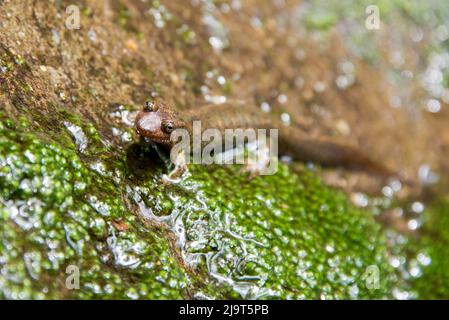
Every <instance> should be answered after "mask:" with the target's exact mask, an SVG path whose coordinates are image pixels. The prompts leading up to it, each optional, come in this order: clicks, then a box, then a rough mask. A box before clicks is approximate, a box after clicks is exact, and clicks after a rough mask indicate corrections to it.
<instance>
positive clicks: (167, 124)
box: [162, 120, 175, 133]
mask: <svg viewBox="0 0 449 320" xmlns="http://www.w3.org/2000/svg"><path fill="white" fill-rule="evenodd" d="M174 129H175V125H174V124H173V122H172V121H170V120H165V121H163V122H162V131H164V132H165V133H172V131H173V130H174Z"/></svg>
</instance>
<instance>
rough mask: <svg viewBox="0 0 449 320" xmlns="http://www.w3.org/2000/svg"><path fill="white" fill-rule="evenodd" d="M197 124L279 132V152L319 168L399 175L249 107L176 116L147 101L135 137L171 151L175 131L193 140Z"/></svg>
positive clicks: (212, 107)
mask: <svg viewBox="0 0 449 320" xmlns="http://www.w3.org/2000/svg"><path fill="white" fill-rule="evenodd" d="M195 120H200V121H201V124H202V130H205V129H208V128H215V129H218V130H219V131H220V132H221V133H222V134H224V130H225V129H237V128H240V129H278V139H279V140H278V150H279V153H280V154H287V155H290V156H292V157H293V158H295V159H297V160H299V161H303V162H313V163H317V164H320V165H322V166H332V167H343V168H346V169H351V170H361V171H364V172H367V173H370V174H373V175H375V176H378V177H381V178H383V179H386V178H390V177H391V178H397V177H398V175H397V174H396V173H395V172H393V171H391V170H390V169H388V168H387V167H386V166H384V165H383V164H381V163H378V162H376V161H374V160H372V159H371V158H370V157H368V156H367V155H365V154H364V153H363V152H361V151H360V150H359V149H358V148H356V147H354V146H351V145H348V144H343V143H340V142H337V141H334V140H333V139H332V138H330V137H323V138H318V139H312V138H310V137H307V134H306V133H305V132H304V131H303V130H301V129H300V128H299V127H295V126H292V125H286V124H285V123H283V122H282V121H281V120H279V119H278V118H277V117H274V116H272V115H269V114H267V113H264V112H262V111H261V110H260V109H259V108H257V107H255V106H251V105H244V106H242V105H239V104H231V103H229V104H220V105H205V106H202V107H199V108H194V109H192V110H188V111H184V112H177V111H175V110H174V109H173V108H171V107H169V106H168V105H167V104H166V103H164V102H163V101H161V100H152V101H147V102H145V104H144V108H143V109H142V110H141V111H139V113H138V114H137V116H136V119H135V128H136V131H137V133H138V134H139V135H140V136H141V137H144V138H145V139H147V140H150V141H152V142H154V143H157V144H160V145H162V146H164V147H165V148H166V149H168V150H170V149H171V148H172V147H173V144H174V142H173V141H172V140H171V139H170V135H171V133H172V132H173V131H174V130H175V129H179V128H184V129H186V130H187V131H188V132H189V134H190V136H192V132H193V129H192V123H193V121H195Z"/></svg>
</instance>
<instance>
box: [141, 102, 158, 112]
mask: <svg viewBox="0 0 449 320" xmlns="http://www.w3.org/2000/svg"><path fill="white" fill-rule="evenodd" d="M143 109H144V110H145V111H147V112H154V111H157V109H159V107H158V106H157V104H156V103H154V102H153V101H151V100H147V101H145V104H144V105H143Z"/></svg>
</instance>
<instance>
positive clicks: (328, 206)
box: [0, 117, 395, 298]
mask: <svg viewBox="0 0 449 320" xmlns="http://www.w3.org/2000/svg"><path fill="white" fill-rule="evenodd" d="M69 118H70V120H71V121H73V122H75V123H76V122H77V121H76V119H75V118H73V117H69ZM0 131H1V135H0V137H1V138H0V162H1V164H2V165H1V169H0V199H1V204H0V208H1V209H0V213H1V214H0V220H1V221H0V222H1V224H0V225H1V235H2V241H1V245H0V257H1V260H0V261H1V264H2V268H3V270H4V272H5V277H4V278H2V280H1V281H2V283H1V287H2V292H1V295H2V296H3V297H12V298H99V297H102V298H182V297H186V295H187V296H190V297H204V296H208V297H213V298H241V297H248V298H381V297H388V296H389V292H390V289H391V287H392V281H393V280H394V277H395V276H394V273H393V272H392V271H391V269H390V267H389V266H388V263H386V248H385V245H384V242H383V240H382V235H381V234H380V231H379V228H378V226H377V225H376V223H375V222H374V221H373V219H372V218H371V217H370V215H369V214H367V213H365V212H362V211H360V210H358V209H355V208H354V207H352V206H351V205H349V204H348V202H347V200H346V198H345V196H344V195H343V194H341V193H339V192H336V191H335V190H332V189H329V188H327V187H324V186H323V185H322V184H321V183H320V182H319V180H318V179H317V178H316V177H315V175H314V174H313V173H311V172H309V171H306V170H304V171H303V172H301V173H300V174H299V175H298V174H296V173H294V172H291V171H290V169H289V168H288V167H287V166H285V165H281V166H280V170H279V172H278V173H277V174H275V175H273V176H262V177H258V178H255V179H253V180H248V178H247V176H246V175H245V174H242V173H241V172H240V168H239V167H237V166H231V167H208V168H207V167H202V166H192V167H191V175H190V177H188V178H187V179H186V180H184V181H183V182H182V183H181V184H179V185H174V186H165V185H163V184H162V183H161V182H160V175H161V173H162V172H163V170H164V167H163V166H160V165H156V164H155V163H153V162H152V158H153V156H154V155H153V154H152V153H148V152H144V151H142V150H143V149H139V148H137V150H140V151H137V152H136V154H135V155H132V153H130V151H129V150H128V153H129V154H128V155H125V154H123V153H115V152H114V151H113V150H110V149H108V148H107V147H105V146H104V145H103V147H102V148H100V147H99V145H100V144H101V139H99V138H98V135H97V133H96V132H95V130H94V128H93V127H83V131H84V133H85V135H86V137H87V140H88V144H87V145H88V147H87V149H86V150H85V151H84V152H83V153H81V154H80V155H78V154H77V153H76V152H75V150H76V146H75V144H73V143H72V144H71V145H64V147H62V146H61V145H59V144H58V143H57V142H51V141H50V142H48V141H46V142H44V141H42V140H39V139H38V138H36V137H37V136H40V134H35V133H29V132H27V123H26V122H25V121H20V122H18V123H15V122H12V121H11V120H9V119H7V118H4V117H3V118H2V120H1V121H0ZM58 140H60V139H58ZM108 154H109V155H110V156H109V158H108V156H107V155H108ZM133 156H134V157H137V163H138V164H139V165H141V166H143V168H140V169H139V168H137V167H135V166H134V165H132V164H131V162H130V161H127V158H130V157H133ZM128 160H129V159H128ZM125 162H126V163H125ZM99 163H100V164H101V163H106V165H104V166H98V164H99ZM95 164H96V165H97V166H95ZM153 165H155V167H154V169H153V170H148V167H147V166H153ZM99 168H100V169H99ZM139 170H141V171H139ZM143 173H145V174H143ZM125 204H126V205H125ZM129 208H134V209H133V211H130V210H129ZM139 208H140V209H139ZM149 213H151V215H150V216H148V214H149ZM145 215H147V216H145ZM142 217H145V219H143V220H142ZM161 219H162V220H161ZM142 221H144V222H142ZM118 225H119V226H118ZM120 226H122V228H120ZM123 226H125V227H123ZM173 245H174V246H175V247H177V248H178V249H173ZM175 257H177V258H175ZM69 265H75V266H77V267H78V268H79V270H80V290H68V289H67V288H66V286H65V281H66V279H67V276H68V274H67V273H66V268H67V266H69ZM369 266H375V268H377V269H378V270H379V272H380V274H379V276H380V277H379V280H380V287H379V288H378V289H368V288H367V285H366V279H365V275H366V270H367V268H368V267H369ZM189 270H190V271H189ZM192 270H195V271H192Z"/></svg>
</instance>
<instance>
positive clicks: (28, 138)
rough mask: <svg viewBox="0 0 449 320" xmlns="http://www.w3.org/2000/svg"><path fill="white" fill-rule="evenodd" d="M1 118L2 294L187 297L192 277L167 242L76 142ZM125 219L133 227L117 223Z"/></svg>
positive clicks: (12, 295)
mask: <svg viewBox="0 0 449 320" xmlns="http://www.w3.org/2000/svg"><path fill="white" fill-rule="evenodd" d="M0 123H1V124H0V131H1V135H0V137H1V138H0V139H1V141H0V163H1V166H0V228H1V231H0V234H1V237H2V241H1V244H0V257H1V259H0V265H1V268H2V278H1V279H0V287H1V289H2V290H1V291H0V296H1V297H3V298H100V297H101V298H126V297H130V298H131V297H141V298H181V297H182V295H183V290H184V288H185V287H186V283H187V278H186V275H185V274H184V272H183V271H182V270H181V269H180V267H179V266H178V265H177V263H176V262H175V260H174V258H173V257H172V256H171V255H170V250H169V247H168V244H167V242H166V241H164V240H163V239H164V237H163V236H162V235H161V233H160V232H152V233H149V232H148V231H147V230H145V229H144V228H143V227H142V225H141V224H140V223H139V222H138V221H137V219H136V218H135V216H134V215H132V214H130V213H129V212H128V211H127V210H126V209H125V208H124V206H123V203H122V201H120V199H121V198H120V188H118V187H117V186H116V185H114V183H113V182H112V180H110V179H106V178H104V177H102V176H100V175H98V174H97V173H95V172H92V171H90V170H89V169H88V167H87V166H85V165H84V164H83V163H82V162H81V161H80V159H79V157H78V156H77V154H76V153H75V152H74V151H73V150H74V148H73V147H70V146H66V147H64V148H63V147H61V146H59V145H57V144H54V143H44V142H43V141H40V140H39V139H37V138H36V137H35V136H34V135H33V134H30V133H26V132H25V131H26V127H23V125H24V123H22V124H21V125H20V126H16V125H15V123H13V122H11V121H10V120H8V119H2V120H1V122H0ZM119 220H120V221H121V222H122V223H123V224H125V225H127V226H128V228H129V229H128V230H127V231H120V230H117V228H116V227H114V221H119ZM69 265H74V266H77V267H78V268H79V270H80V290H68V289H67V288H66V286H65V281H66V278H67V276H68V275H69V274H66V267H67V266H69Z"/></svg>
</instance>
